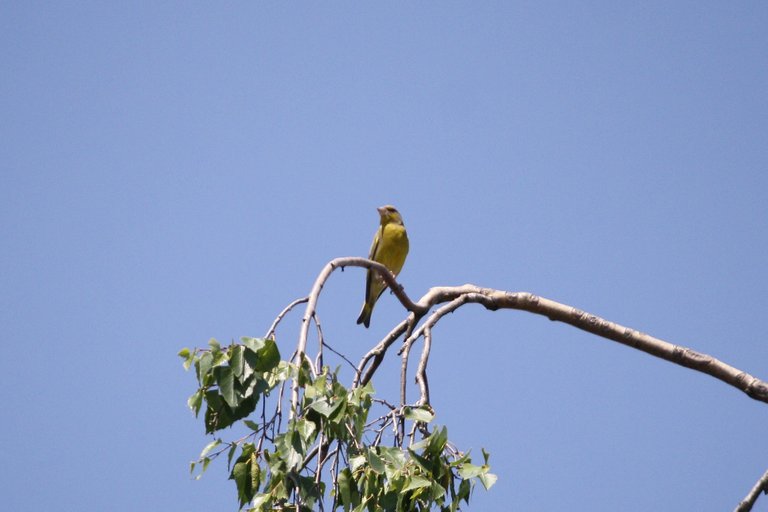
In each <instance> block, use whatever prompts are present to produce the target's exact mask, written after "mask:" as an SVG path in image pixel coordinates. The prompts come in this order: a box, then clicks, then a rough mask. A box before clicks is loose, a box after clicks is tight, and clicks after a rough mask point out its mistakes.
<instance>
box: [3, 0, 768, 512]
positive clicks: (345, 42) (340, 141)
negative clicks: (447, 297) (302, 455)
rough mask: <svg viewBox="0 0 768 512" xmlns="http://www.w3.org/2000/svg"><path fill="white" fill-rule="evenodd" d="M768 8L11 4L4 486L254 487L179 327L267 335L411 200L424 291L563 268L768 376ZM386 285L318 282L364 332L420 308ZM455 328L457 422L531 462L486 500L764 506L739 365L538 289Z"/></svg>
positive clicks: (178, 500) (329, 317) (336, 325)
mask: <svg viewBox="0 0 768 512" xmlns="http://www.w3.org/2000/svg"><path fill="white" fill-rule="evenodd" d="M766 27H768V4H766V3H765V2H762V1H744V2H707V1H703V2H702V1H695V2H694V1H690V2H688V1H684V2H578V3H575V2H568V3H560V2H456V1H450V2H384V3H373V2H367V3H360V2H322V3H318V2H312V3H290V5H289V4H283V3H277V2H270V3H267V2H227V3H207V2H144V3H136V2H87V1H82V2H69V3H66V2H3V3H2V4H0V69H1V70H2V72H0V140H1V141H2V142H1V143H0V240H1V241H2V249H1V250H0V325H1V326H2V339H3V352H4V354H3V356H2V358H1V359H0V370H1V371H2V375H3V386H2V388H1V391H0V398H1V399H2V411H3V412H2V413H0V418H2V421H0V438H2V439H3V464H2V465H0V482H1V483H0V489H2V491H3V492H2V496H3V497H2V500H3V507H4V509H6V510H14V511H37V510H52V509H56V510H77V511H103V510H110V511H136V510H165V511H211V510H217V511H218V510H220V511H225V510H235V509H236V507H237V504H236V495H235V489H234V484H233V483H232V482H230V481H227V480H226V469H225V467H224V465H223V464H221V463H215V464H212V465H211V467H210V469H209V470H208V473H207V474H206V475H205V477H204V478H203V479H202V480H201V481H193V480H191V479H190V477H189V474H188V463H189V461H190V460H191V459H193V458H194V457H195V456H196V455H197V454H198V453H199V451H200V449H201V448H202V447H203V446H204V445H205V444H206V443H207V442H208V440H209V439H207V438H205V436H204V434H203V426H202V423H201V422H200V421H198V420H195V419H194V417H193V415H192V414H191V413H190V411H189V410H188V409H187V408H186V404H185V402H186V399H187V397H188V396H189V395H190V394H191V393H192V392H193V391H194V388H195V380H194V377H193V375H192V374H190V373H186V372H184V371H183V369H182V367H181V364H180V360H179V359H178V358H177V356H176V353H177V351H178V350H179V349H180V348H182V347H184V346H204V345H205V344H206V342H207V340H208V339H209V338H211V337H215V338H217V339H219V340H220V341H222V342H224V343H227V342H229V341H230V340H232V339H237V338H239V337H240V336H245V335H250V336H259V335H263V334H264V332H265V331H266V330H267V328H268V327H269V324H270V323H271V321H272V319H273V318H274V316H275V315H276V314H277V313H278V312H279V311H280V310H281V309H282V308H283V306H284V305H286V304H287V303H288V302H290V301H291V300H293V299H294V298H297V297H300V296H302V295H305V294H306V293H307V292H308V291H309V288H310V286H311V284H312V282H313V280H314V278H315V276H316V275H317V273H318V272H319V271H320V269H321V268H322V266H323V265H324V264H325V263H326V262H327V261H328V260H330V259H331V258H333V257H337V256H365V255H366V254H367V251H368V248H369V245H370V241H371V237H372V235H373V231H374V229H375V226H376V223H377V214H376V211H375V207H376V206H379V205H382V204H386V203H391V204H394V205H396V206H397V207H398V208H399V209H400V211H401V212H402V214H403V216H404V218H405V222H406V225H407V227H408V231H409V235H410V239H411V252H410V255H409V258H408V261H407V262H406V265H405V268H404V270H403V272H402V274H401V279H402V282H403V284H404V286H405V288H406V291H407V292H408V293H410V294H411V295H412V296H413V297H415V298H418V297H420V296H421V295H422V294H423V293H424V292H426V290H428V289H429V287H431V286H437V285H458V284H464V283H467V282H469V283H474V284H478V285H482V286H489V287H494V288H499V289H505V290H511V291H519V290H523V291H530V292H533V293H537V294H540V295H543V296H545V297H549V298H552V299H554V300H558V301H561V302H565V303H568V304H572V305H574V306H578V307H580V308H582V309H585V310H587V311H590V312H593V313H595V314H599V315H601V316H603V317H605V318H608V319H610V320H613V321H616V322H620V323H622V324H625V325H628V326H631V327H633V328H636V329H638V330H642V331H645V332H648V333H650V334H653V335H655V336H658V337H661V338H664V339H666V340H668V341H671V342H673V343H679V344H683V345H686V346H690V347H693V348H695V349H697V350H700V351H703V352H706V353H709V354H712V355H714V356H716V357H718V358H720V359H722V360H724V361H725V362H727V363H729V364H732V365H734V366H736V367H738V368H741V369H743V370H745V371H748V372H750V373H752V374H754V375H756V376H759V377H761V378H763V379H768V340H767V339H766V329H765V312H766V310H768V288H767V287H766V282H767V281H768V272H766V264H765V263H766V254H768V202H767V201H766V199H765V196H766V191H767V190H768V30H766ZM363 282H364V275H363V272H362V271H360V270H359V269H348V270H347V271H345V272H343V273H337V274H335V275H334V276H333V277H332V279H331V281H330V282H329V284H328V286H327V287H326V290H325V291H324V295H323V296H322V298H321V301H320V306H319V307H320V309H319V312H320V315H321V318H322V320H323V327H324V331H325V335H326V338H327V339H328V340H329V341H330V342H331V343H332V344H334V346H335V347H336V348H340V349H342V350H344V351H345V352H347V353H348V354H349V355H350V357H353V358H357V357H359V356H360V355H361V354H362V353H364V351H366V350H367V349H368V347H370V346H371V345H372V344H373V343H375V342H376V341H378V339H379V338H380V337H381V336H382V335H383V334H384V333H385V332H387V331H388V330H389V328H390V327H391V326H392V325H393V324H394V323H395V322H397V321H399V320H400V319H401V318H402V317H403V312H402V310H401V308H400V307H399V306H398V304H397V303H396V301H395V300H394V299H393V298H392V297H391V296H390V295H384V296H383V297H382V299H381V301H380V302H379V304H378V305H377V308H376V310H375V312H374V316H373V321H372V325H371V328H370V329H369V330H365V329H363V328H362V327H360V326H357V325H355V319H356V318H357V314H358V311H359V307H360V304H361V302H362V296H363V288H364V284H363ZM286 322H287V323H286V324H285V327H284V328H283V329H282V330H281V331H280V333H279V334H280V336H281V337H280V338H279V340H278V341H279V343H280V346H281V348H282V349H283V351H284V352H288V353H290V350H291V346H292V345H294V344H295V332H296V329H297V326H298V323H299V317H298V315H294V316H292V317H289V318H288V319H287V320H286ZM434 336H435V339H434V348H433V354H432V358H431V360H430V365H431V367H430V371H431V373H430V377H431V380H430V384H431V386H432V400H433V405H434V407H435V409H436V410H437V418H436V422H438V423H441V424H445V425H447V426H448V428H449V433H450V437H451V438H452V440H454V441H455V442H456V443H457V444H458V445H459V446H460V447H461V448H464V449H472V450H473V453H474V454H476V455H478V456H479V453H480V448H481V447H485V448H486V449H488V450H489V451H490V452H491V454H492V455H491V463H492V466H493V471H494V472H495V473H496V474H498V476H499V481H498V483H497V485H496V487H494V488H493V489H492V490H491V491H490V492H488V493H486V492H484V491H482V490H481V489H478V490H477V492H476V494H475V502H474V505H475V506H474V507H473V508H471V509H470V510H483V511H506V510H519V511H528V510H536V511H550V510H551V511H570V510H610V511H613V510H623V511H648V510H675V511H677V510H697V511H699V510H712V511H721V510H731V509H732V508H733V507H734V506H735V505H736V503H738V501H739V500H740V499H741V498H742V497H743V496H744V495H745V494H746V492H747V491H748V489H749V488H750V487H751V486H752V484H753V483H754V481H755V480H756V479H757V478H758V477H759V476H760V474H762V473H763V472H764V471H765V470H766V469H768V440H767V439H766V435H765V433H766V425H768V406H767V405H766V404H762V403H758V402H755V401H753V400H751V399H749V398H748V397H747V396H746V395H744V394H742V393H740V392H738V391H736V390H734V389H732V388H730V387H728V386H726V385H725V384H722V383H721V382H719V381H716V380H714V379H712V378H710V377H707V376H704V375H702V374H699V373H696V372H693V371H690V370H686V369H683V368H680V367H677V366H675V365H672V364H670V363H667V362H663V361H660V360H657V359H654V358H652V357H651V356H648V355H645V354H643V353H640V352H637V351H634V350H631V349H628V348H626V347H623V346H619V345H616V344H615V343H613V342H609V341H606V340H602V339H599V338H596V337H594V336H591V335H588V334H586V333H582V332H580V331H577V330H575V329H573V328H571V327H568V326H564V325H561V324H556V323H552V322H549V321H548V320H546V319H543V318H541V317H536V316H533V315H530V314H528V313H521V312H512V311H498V312H488V311H485V310H483V309H482V308H480V307H478V306H467V307H465V308H462V309H461V310H459V311H458V312H456V313H455V314H454V315H452V316H450V317H448V318H446V319H444V321H443V322H442V323H441V324H440V325H439V327H438V328H437V329H436V330H435V332H434ZM396 366H397V365H396V363H392V365H391V368H390V372H396ZM393 378H395V377H394V376H393ZM380 387H381V391H382V392H386V378H384V377H382V380H381V381H380ZM758 503H759V505H758V507H757V508H756V510H763V511H766V510H768V499H766V498H765V497H763V499H762V500H761V501H759V502H758Z"/></svg>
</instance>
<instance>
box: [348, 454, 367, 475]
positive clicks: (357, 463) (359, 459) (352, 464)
mask: <svg viewBox="0 0 768 512" xmlns="http://www.w3.org/2000/svg"><path fill="white" fill-rule="evenodd" d="M365 463H366V459H365V455H357V456H355V457H352V458H350V459H349V469H351V470H352V471H357V470H358V469H359V468H360V467H361V466H363V465H364V464H365Z"/></svg>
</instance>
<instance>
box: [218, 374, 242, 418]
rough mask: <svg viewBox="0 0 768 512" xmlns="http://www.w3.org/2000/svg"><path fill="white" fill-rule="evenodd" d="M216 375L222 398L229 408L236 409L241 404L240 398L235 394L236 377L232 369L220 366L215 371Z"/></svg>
mask: <svg viewBox="0 0 768 512" xmlns="http://www.w3.org/2000/svg"><path fill="white" fill-rule="evenodd" d="M214 375H215V376H216V384H218V386H219V392H220V393H221V396H222V398H224V401H225V402H227V405H228V406H230V407H231V408H233V409H234V408H235V407H237V405H238V404H239V403H240V398H239V397H238V396H237V394H236V393H235V377H234V375H233V374H232V368H230V367H228V366H218V367H216V368H215V369H214Z"/></svg>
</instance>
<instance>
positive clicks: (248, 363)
mask: <svg viewBox="0 0 768 512" xmlns="http://www.w3.org/2000/svg"><path fill="white" fill-rule="evenodd" d="M179 355H180V356H181V357H182V358H183V359H184V366H185V368H187V369H190V368H192V367H194V370H195V374H196V377H197V382H198V389H197V390H196V391H195V393H193V394H192V396H191V397H190V398H189V400H188V405H189V407H190V408H191V409H192V410H193V411H194V412H195V414H196V415H198V414H199V412H200V411H201V410H203V407H204V410H205V414H204V424H205V431H206V433H207V434H216V433H218V432H220V431H221V430H223V429H225V428H227V427H231V426H233V425H234V424H235V423H236V422H241V423H242V425H243V426H245V427H246V428H247V433H246V434H245V435H244V436H242V437H241V438H239V439H236V440H233V441H227V442H225V441H223V440H222V439H220V438H216V439H214V440H213V441H212V442H210V443H208V445H206V447H205V448H204V449H203V451H202V453H201V454H200V457H199V458H198V459H197V460H196V461H195V462H193V463H192V464H191V470H192V471H193V472H194V471H195V469H196V468H200V469H201V473H200V474H198V476H197V477H198V478H199V476H200V475H201V474H202V472H204V471H205V470H206V469H207V467H208V465H209V463H210V462H211V460H213V459H215V458H216V457H218V456H220V455H222V454H223V453H225V452H226V453H227V461H228V465H229V467H230V475H229V477H230V479H232V480H233V481H234V482H235V485H236V487H237V496H238V500H239V503H240V507H241V509H243V510H248V511H271V510H286V509H288V508H290V509H291V510H307V511H309V510H318V509H324V507H325V506H326V505H325V502H326V501H331V502H332V504H331V506H330V508H331V510H343V511H344V512H352V511H354V512H362V511H369V512H373V511H393V512H394V511H426V510H432V509H437V510H441V511H446V512H447V511H456V510H459V509H460V504H462V503H469V500H470V496H471V492H472V488H473V485H474V483H475V481H479V482H481V483H482V485H483V486H484V487H485V488H486V489H487V488H490V487H491V486H492V485H493V483H494V482H495V480H496V477H495V476H494V475H493V474H491V473H490V467H489V466H488V454H487V453H485V452H483V456H484V459H485V460H484V464H483V465H480V466H476V465H473V464H472V463H471V459H470V456H469V454H464V453H461V452H459V451H458V450H457V449H455V448H454V447H453V446H452V445H451V444H450V442H449V441H448V431H447V429H446V428H445V427H436V428H434V429H433V430H432V431H431V432H430V430H429V425H430V424H431V422H432V420H433V418H434V414H433V412H432V410H431V408H429V407H428V406H421V407H409V406H403V407H399V408H397V407H394V406H391V405H389V404H387V403H386V402H385V401H383V400H380V399H377V398H376V397H375V394H374V389H373V386H372V384H371V383H370V382H369V383H368V384H366V385H365V386H362V387H352V388H347V387H345V386H344V385H342V384H341V383H340V382H339V379H338V370H336V371H335V372H331V371H330V370H329V369H328V368H327V367H324V368H322V370H321V371H320V372H319V373H318V374H315V373H313V371H312V369H311V368H310V367H309V365H305V364H302V365H301V366H299V365H296V364H294V363H292V362H289V361H285V360H281V356H280V353H279V350H278V347H277V345H276V343H275V342H274V340H273V339H259V338H242V339H241V343H239V344H232V345H230V346H228V347H224V348H223V347H222V346H221V345H220V344H219V343H218V342H216V341H215V340H211V341H210V342H209V348H208V349H195V350H193V351H191V350H189V349H183V350H182V351H181V352H180V353H179ZM291 382H294V383H298V389H299V390H300V393H301V399H300V401H299V402H298V403H299V406H298V410H295V411H291V413H290V417H289V418H288V420H287V421H285V425H283V408H284V406H285V404H284V403H283V402H284V400H283V394H284V390H285V387H286V386H290V384H291ZM259 404H261V407H258V405H259ZM379 409H382V410H383V414H380V415H378V413H379V412H380V411H378V410H379ZM374 411H376V412H374ZM371 417H373V419H370V418H371ZM406 422H407V423H409V424H410V425H412V430H411V435H410V436H408V438H409V441H408V442H407V443H406V442H405V436H403V435H398V434H397V433H398V432H403V431H404V427H405V424H406ZM418 433H420V434H421V440H419V441H416V439H415V437H416V435H418ZM390 440H391V441H392V446H386V443H387V442H388V441H390Z"/></svg>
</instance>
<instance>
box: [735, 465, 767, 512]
mask: <svg viewBox="0 0 768 512" xmlns="http://www.w3.org/2000/svg"><path fill="white" fill-rule="evenodd" d="M761 492H763V493H766V494H768V471H766V472H765V473H763V476H762V477H760V479H759V480H758V481H757V482H756V483H755V485H754V487H752V489H751V490H750V491H749V494H747V496H746V497H745V498H744V499H743V500H741V503H739V505H738V506H737V507H736V508H735V509H734V510H733V512H749V511H750V510H752V507H754V506H755V502H756V501H757V498H758V496H760V493H761Z"/></svg>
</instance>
